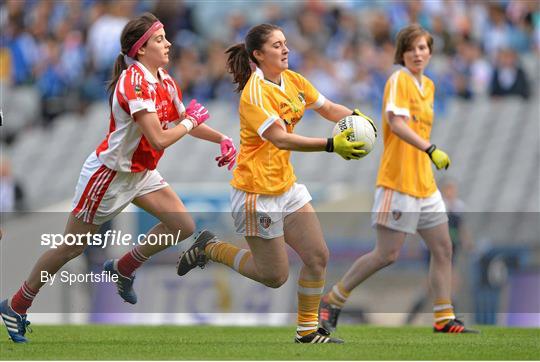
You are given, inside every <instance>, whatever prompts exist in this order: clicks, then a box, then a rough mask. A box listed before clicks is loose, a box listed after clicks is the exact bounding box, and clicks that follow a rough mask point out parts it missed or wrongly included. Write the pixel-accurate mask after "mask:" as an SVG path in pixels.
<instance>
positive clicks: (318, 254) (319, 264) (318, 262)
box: [304, 246, 330, 270]
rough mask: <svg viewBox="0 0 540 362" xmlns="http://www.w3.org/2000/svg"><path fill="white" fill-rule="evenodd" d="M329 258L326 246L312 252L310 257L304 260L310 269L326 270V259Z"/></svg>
mask: <svg viewBox="0 0 540 362" xmlns="http://www.w3.org/2000/svg"><path fill="white" fill-rule="evenodd" d="M329 258H330V252H329V251H328V248H327V247H326V246H324V247H322V248H319V249H318V250H313V251H312V252H311V254H310V255H308V256H307V257H306V258H304V263H305V265H306V266H307V267H308V268H310V269H321V270H324V269H326V266H327V265H328V259H329Z"/></svg>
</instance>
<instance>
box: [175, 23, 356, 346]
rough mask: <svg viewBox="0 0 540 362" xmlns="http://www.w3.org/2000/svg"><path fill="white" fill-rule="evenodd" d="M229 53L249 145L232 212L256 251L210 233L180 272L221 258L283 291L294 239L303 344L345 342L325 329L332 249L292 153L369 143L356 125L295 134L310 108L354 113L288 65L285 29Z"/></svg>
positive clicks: (258, 34)
mask: <svg viewBox="0 0 540 362" xmlns="http://www.w3.org/2000/svg"><path fill="white" fill-rule="evenodd" d="M227 53H228V54H229V58H228V67H229V71H230V72H231V73H232V74H233V77H234V81H235V83H237V84H238V91H241V97H240V105H239V114H240V139H241V141H240V144H241V146H240V152H239V156H238V166H237V167H236V169H235V170H234V177H233V180H232V182H231V185H232V186H233V189H232V193H231V202H232V213H233V218H234V223H235V227H236V230H237V232H238V233H240V234H242V235H244V236H245V238H246V241H247V243H248V245H249V250H246V249H239V248H237V247H236V246H234V245H231V244H229V243H225V242H222V241H219V240H218V239H217V238H216V237H215V236H214V235H213V234H211V233H209V232H203V233H202V234H201V235H199V237H198V238H197V240H196V242H195V243H194V244H193V246H192V247H191V248H190V249H189V250H187V251H186V252H185V253H184V254H183V255H182V256H181V257H180V261H179V266H178V273H179V274H180V275H183V274H185V273H187V272H188V271H189V270H191V269H192V268H194V267H195V266H197V265H204V264H205V263H206V262H207V260H213V261H217V262H220V263H223V264H226V265H228V266H230V267H231V268H233V269H234V270H236V271H238V272H239V273H240V274H242V275H244V276H246V277H248V278H251V279H253V280H256V281H258V282H260V283H263V284H265V285H267V286H269V287H271V288H278V287H280V286H281V285H283V283H285V281H286V280H287V278H288V275H289V262H288V258H287V251H286V247H285V243H287V244H288V245H289V246H291V247H292V248H293V249H294V250H295V251H296V252H297V253H298V255H299V256H300V258H301V259H302V262H303V266H302V269H301V271H300V278H299V280H298V326H297V332H296V337H295V341H296V342H297V343H341V342H342V340H340V339H337V338H332V337H330V336H329V333H328V332H327V331H326V330H324V329H322V328H318V307H319V302H320V298H321V293H322V291H323V287H324V280H325V272H326V264H327V262H328V249H327V247H326V243H325V240H324V237H323V234H322V231H321V227H320V225H319V220H318V219H317V215H316V214H315V212H314V210H313V207H312V206H311V204H310V201H311V196H310V194H309V192H308V190H307V188H306V187H305V186H304V185H302V184H298V183H296V177H295V175H294V173H293V168H292V165H291V163H290V160H289V158H290V153H291V151H303V152H317V151H325V150H326V151H328V152H332V151H334V152H337V153H338V154H340V155H341V156H342V157H343V158H346V159H357V158H359V157H360V156H362V155H363V154H365V151H363V150H360V149H359V148H360V147H362V146H363V144H362V143H360V142H349V141H347V139H346V138H347V135H348V134H350V132H351V131H352V130H348V131H345V132H344V133H342V134H339V135H337V136H335V137H334V138H330V139H324V138H308V137H303V136H300V135H296V134H294V133H293V131H294V127H295V125H296V124H297V123H298V122H299V121H300V119H301V118H302V116H303V115H304V111H305V110H306V109H307V108H312V109H314V110H315V111H316V112H318V113H319V114H320V115H321V116H323V117H324V118H326V119H328V120H329V121H332V122H337V121H339V120H340V119H342V118H344V117H345V116H348V115H351V114H353V111H352V110H350V109H349V108H347V107H345V106H342V105H339V104H335V103H333V102H331V101H330V100H328V99H326V98H325V97H324V96H323V95H322V94H320V93H319V92H318V91H317V89H316V88H315V87H314V86H313V85H311V83H310V82H309V81H308V80H307V79H305V78H304V77H303V76H301V75H300V74H298V73H295V72H293V71H291V70H289V69H288V55H289V49H288V48H287V40H286V38H285V35H284V34H283V31H282V30H281V29H280V28H279V27H277V26H274V25H270V24H262V25H258V26H255V27H254V28H252V29H251V30H250V31H249V33H248V34H247V36H246V39H245V43H241V44H237V45H235V46H232V47H230V48H229V49H228V50H227ZM250 63H251V64H250ZM252 66H253V69H252Z"/></svg>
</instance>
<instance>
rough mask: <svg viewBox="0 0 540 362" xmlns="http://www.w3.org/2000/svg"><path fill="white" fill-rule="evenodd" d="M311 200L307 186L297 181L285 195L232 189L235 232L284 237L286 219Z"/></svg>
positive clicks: (263, 236) (268, 237) (266, 236)
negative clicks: (251, 192) (252, 192)
mask: <svg viewBox="0 0 540 362" xmlns="http://www.w3.org/2000/svg"><path fill="white" fill-rule="evenodd" d="M310 201H311V195H310V194H309V191H308V190H307V188H306V186H304V185H302V184H297V183H295V184H294V185H292V187H291V188H290V189H289V190H288V191H287V192H285V193H284V194H282V195H279V196H270V195H259V194H250V193H247V192H244V191H242V190H238V189H235V188H233V189H232V191H231V207H232V217H233V219H234V226H235V228H236V232H237V233H239V234H242V235H244V236H258V237H261V238H264V239H273V238H277V237H279V236H283V235H284V232H283V220H284V219H285V217H286V216H287V215H289V214H292V213H293V212H295V211H297V210H298V209H300V208H301V207H302V206H304V205H305V204H307V203H308V202H310Z"/></svg>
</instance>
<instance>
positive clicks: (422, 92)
mask: <svg viewBox="0 0 540 362" xmlns="http://www.w3.org/2000/svg"><path fill="white" fill-rule="evenodd" d="M432 45H433V39H432V37H431V35H430V34H429V33H428V32H427V31H426V30H424V29H423V28H422V27H420V26H419V25H418V24H412V25H409V26H407V27H406V28H404V29H402V30H401V31H400V32H399V34H398V35H397V44H396V51H395V57H394V62H395V63H396V64H400V65H401V68H400V69H398V70H397V71H395V72H394V73H393V74H392V75H391V76H390V79H388V81H387V82H386V87H385V89H384V97H383V109H382V114H383V119H382V123H383V140H384V151H383V155H382V159H381V164H380V167H379V174H378V177H377V189H376V191H375V203H374V205H373V210H372V211H373V213H372V224H373V225H374V226H375V227H376V229H377V244H376V246H375V249H374V250H373V251H371V252H369V253H368V254H366V255H363V256H361V257H360V258H358V259H357V260H356V262H355V263H354V264H353V265H352V267H351V268H350V269H349V271H347V273H346V274H345V275H344V276H343V278H342V279H341V281H339V282H338V283H337V284H336V285H334V286H333V287H332V289H331V291H330V292H329V293H328V294H326V295H325V296H324V297H323V301H322V302H321V311H320V317H321V322H322V325H323V326H325V327H326V328H328V329H330V330H333V329H335V328H336V326H337V319H338V316H339V313H340V311H341V308H342V307H343V305H344V304H345V302H346V300H347V298H348V297H349V294H350V293H351V291H352V290H353V289H354V288H356V287H357V286H358V285H359V284H360V283H362V282H363V281H364V280H366V279H367V278H369V277H370V276H371V275H373V274H374V273H375V272H377V271H378V270H380V269H382V268H384V267H386V266H388V265H390V264H392V263H393V262H395V261H396V259H397V257H398V255H399V251H400V249H401V246H402V245H403V242H404V241H405V236H406V234H414V233H416V232H418V233H419V234H420V236H421V237H422V238H423V239H424V242H425V243H426V245H427V247H428V248H429V250H430V253H431V261H430V268H429V282H430V287H431V292H432V296H433V297H434V305H433V315H434V325H433V331H434V332H442V333H476V331H474V330H471V329H468V328H466V327H465V326H464V325H463V322H461V321H460V320H458V319H456V317H455V315H454V308H453V306H452V302H451V300H450V296H451V285H452V242H451V240H450V235H449V232H448V217H447V215H446V208H445V205H444V201H443V199H442V197H441V193H440V192H439V190H438V189H437V185H436V184H435V178H434V177H433V173H432V170H431V164H430V160H431V162H433V164H434V165H435V167H436V168H437V169H438V170H440V169H443V168H444V169H447V168H448V167H449V166H450V158H449V157H448V155H447V154H446V153H444V152H443V151H441V150H439V149H438V148H437V147H436V146H435V145H434V144H432V143H431V142H430V140H429V138H430V133H431V126H432V123H433V98H434V94H435V86H434V85H433V82H432V81H431V79H429V78H428V77H426V76H425V75H424V69H425V68H426V66H427V65H428V63H429V59H430V58H431V50H432Z"/></svg>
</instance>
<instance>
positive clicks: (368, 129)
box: [332, 116, 377, 157]
mask: <svg viewBox="0 0 540 362" xmlns="http://www.w3.org/2000/svg"><path fill="white" fill-rule="evenodd" d="M348 128H352V129H353V130H354V132H353V133H352V134H351V135H350V136H349V141H351V142H364V144H365V145H364V147H362V149H363V150H365V151H366V154H365V155H364V156H362V157H365V156H367V155H368V154H369V153H370V152H371V150H372V149H373V146H374V145H375V141H376V140H377V132H376V130H375V127H374V126H373V125H372V124H371V122H370V121H368V120H367V119H365V118H364V117H362V116H347V117H345V118H343V119H342V120H341V121H339V122H337V123H336V125H335V126H334V130H333V132H332V136H335V135H337V134H339V133H341V132H343V131H345V130H346V129H348Z"/></svg>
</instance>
